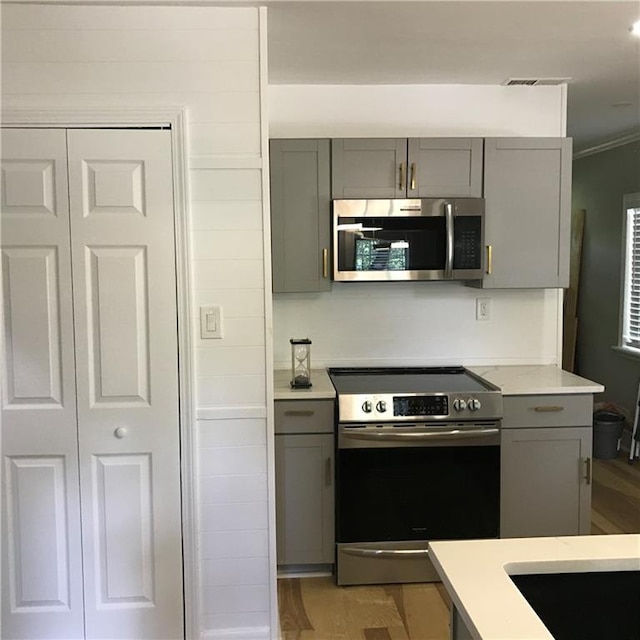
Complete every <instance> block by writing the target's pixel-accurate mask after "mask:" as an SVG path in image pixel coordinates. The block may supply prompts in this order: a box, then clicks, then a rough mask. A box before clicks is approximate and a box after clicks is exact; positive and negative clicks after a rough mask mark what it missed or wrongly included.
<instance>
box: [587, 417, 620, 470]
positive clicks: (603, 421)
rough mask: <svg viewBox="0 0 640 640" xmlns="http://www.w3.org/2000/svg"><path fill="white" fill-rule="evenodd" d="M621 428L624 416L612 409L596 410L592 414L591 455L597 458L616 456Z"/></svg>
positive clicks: (610, 458) (607, 458) (604, 458)
mask: <svg viewBox="0 0 640 640" xmlns="http://www.w3.org/2000/svg"><path fill="white" fill-rule="evenodd" d="M623 428H624V416H622V415H620V414H619V413H615V412H614V411H606V410H602V411H596V412H595V413H594V414H593V457H594V458H596V459H597V460H612V459H613V458H617V457H618V440H620V437H621V436H622V429H623Z"/></svg>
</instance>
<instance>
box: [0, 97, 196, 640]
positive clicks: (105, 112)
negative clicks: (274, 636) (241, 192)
mask: <svg viewBox="0 0 640 640" xmlns="http://www.w3.org/2000/svg"><path fill="white" fill-rule="evenodd" d="M1 125H2V127H3V128H31V129H37V128H40V129H43V128H46V129H52V128H61V129H62V128H64V129H83V128H84V129H86V128H118V129H127V128H131V129H137V128H141V127H153V128H164V129H169V130H170V131H171V150H172V153H171V162H172V173H173V212H174V214H173V219H174V232H175V248H176V304H177V312H178V313H177V316H178V393H179V396H178V398H179V402H178V404H179V407H178V411H179V413H178V415H179V419H180V425H179V431H180V496H181V505H182V508H181V519H182V556H183V558H182V575H183V588H184V628H185V638H186V639H187V640H195V639H196V638H199V637H200V622H199V621H200V615H199V613H200V612H199V586H200V571H199V563H198V554H197V532H198V526H197V517H198V511H197V509H196V504H197V503H196V479H197V469H196V465H197V455H196V452H195V448H194V447H195V436H194V423H193V419H194V416H195V410H194V397H195V394H194V390H193V389H194V388H193V380H194V372H193V356H192V346H193V342H192V335H191V333H192V332H191V320H190V309H191V269H190V264H191V261H190V255H191V254H190V242H189V226H188V221H189V219H188V211H189V209H188V202H189V200H188V181H187V177H186V171H187V155H186V145H187V137H186V109H185V108H184V107H180V106H175V107H174V106H168V107H163V108H157V109H146V108H140V109H90V108H88V109H46V110H44V109H7V110H4V111H3V112H2V123H1Z"/></svg>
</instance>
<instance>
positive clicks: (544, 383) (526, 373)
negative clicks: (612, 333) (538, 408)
mask: <svg viewBox="0 0 640 640" xmlns="http://www.w3.org/2000/svg"><path fill="white" fill-rule="evenodd" d="M467 368H468V369H469V371H472V372H473V373H475V374H477V375H479V376H480V377H482V378H484V379H485V380H487V381H488V382H491V383H492V384H495V385H496V386H497V387H500V389H501V390H502V395H504V396H520V395H537V394H544V395H546V394H550V395H554V394H575V393H601V392H602V391H604V386H603V385H601V384H599V383H597V382H593V381H592V380H587V379H586V378H581V377H580V376H577V375H575V374H574V373H569V372H568V371H564V370H562V369H560V368H559V367H556V366H555V365H502V366H472V367H467ZM290 380H291V371H290V370H289V369H277V370H276V371H275V372H274V393H275V396H274V397H275V399H276V400H322V399H332V398H335V397H336V391H335V389H334V388H333V385H332V384H331V380H330V379H329V375H328V374H327V371H326V369H312V370H311V384H312V386H311V388H310V389H292V388H291V385H290V384H289V383H290Z"/></svg>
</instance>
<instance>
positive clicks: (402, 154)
mask: <svg viewBox="0 0 640 640" xmlns="http://www.w3.org/2000/svg"><path fill="white" fill-rule="evenodd" d="M482 148H483V141H482V138H364V139H363V138H337V139H334V140H332V141H331V172H332V177H331V194H332V197H333V198H428V197H456V196H457V197H480V196H482Z"/></svg>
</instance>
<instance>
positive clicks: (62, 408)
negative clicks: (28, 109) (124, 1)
mask: <svg viewBox="0 0 640 640" xmlns="http://www.w3.org/2000/svg"><path fill="white" fill-rule="evenodd" d="M66 156H67V152H66V140H65V131H64V130H55V129H31V130H20V129H4V130H3V131H2V181H1V200H0V202H1V204H0V216H1V219H2V276H3V282H2V287H3V316H4V317H3V320H4V323H3V324H4V326H3V330H4V349H3V351H4V357H3V369H4V370H3V376H2V382H3V385H2V483H1V484H2V497H1V502H2V531H1V534H0V535H1V538H2V584H1V588H2V629H1V632H0V636H1V637H2V638H29V639H30V640H35V639H38V638H61V639H62V638H64V639H65V640H70V639H75V638H82V637H83V636H84V631H83V605H82V558H81V541H80V507H79V503H80V501H79V488H78V433H77V416H76V390H75V371H74V338H73V324H72V299H71V257H70V246H69V201H68V189H67V159H66Z"/></svg>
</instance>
